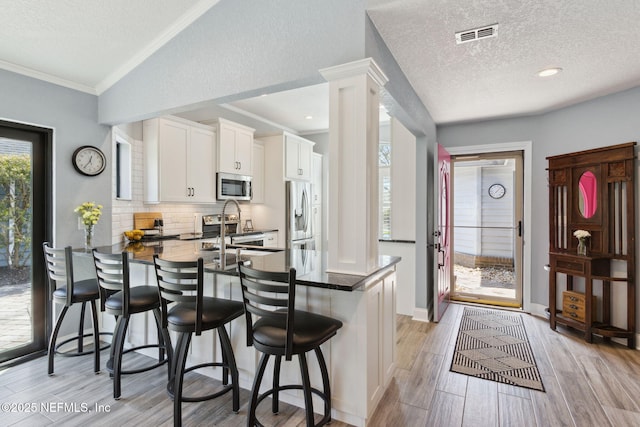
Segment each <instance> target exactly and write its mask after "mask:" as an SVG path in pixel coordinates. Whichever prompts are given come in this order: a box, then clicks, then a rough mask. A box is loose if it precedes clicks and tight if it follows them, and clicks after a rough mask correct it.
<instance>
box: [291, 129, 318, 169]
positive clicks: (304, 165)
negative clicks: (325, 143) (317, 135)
mask: <svg viewBox="0 0 640 427" xmlns="http://www.w3.org/2000/svg"><path fill="white" fill-rule="evenodd" d="M284 141H285V144H284V147H285V148H284V175H285V179H287V180H289V179H297V180H304V181H310V180H311V165H312V164H313V161H312V157H311V155H312V153H313V145H314V143H313V142H311V141H309V140H307V139H304V138H301V137H299V136H295V135H292V134H289V133H286V132H285V133H284Z"/></svg>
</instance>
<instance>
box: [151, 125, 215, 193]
mask: <svg viewBox="0 0 640 427" xmlns="http://www.w3.org/2000/svg"><path fill="white" fill-rule="evenodd" d="M143 139H144V174H145V181H144V201H145V202H147V203H159V202H181V203H185V202H186V203H215V201H216V191H215V190H216V187H215V170H214V168H213V167H212V166H213V165H215V164H216V149H215V129H213V128H212V127H210V126H206V125H202V124H200V123H195V122H190V121H188V120H184V119H180V118H178V117H171V116H167V117H160V118H156V119H150V120H145V121H144V123H143Z"/></svg>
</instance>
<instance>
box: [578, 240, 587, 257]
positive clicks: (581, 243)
mask: <svg viewBox="0 0 640 427" xmlns="http://www.w3.org/2000/svg"><path fill="white" fill-rule="evenodd" d="M578 255H585V256H586V255H587V241H586V239H578Z"/></svg>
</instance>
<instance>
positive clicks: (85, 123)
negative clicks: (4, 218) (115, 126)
mask: <svg viewBox="0 0 640 427" xmlns="http://www.w3.org/2000/svg"><path fill="white" fill-rule="evenodd" d="M0 93H1V94H2V96H1V97H0V117H1V118H3V119H7V120H10V121H16V122H25V123H31V124H35V125H39V126H42V127H47V128H53V129H54V160H55V163H54V167H53V174H54V183H55V186H54V190H53V191H54V198H53V200H54V202H55V206H54V215H55V218H54V220H55V223H54V238H55V244H56V245H61V246H66V245H72V246H76V247H77V246H82V241H83V233H82V231H80V230H78V222H77V215H76V214H75V213H74V212H73V209H74V208H75V207H76V206H78V205H79V204H80V203H82V202H86V201H95V202H96V203H101V204H103V205H104V208H105V209H104V211H103V215H104V219H103V220H101V221H100V222H99V223H98V225H97V228H96V231H95V239H96V243H97V244H106V243H110V242H111V219H110V218H111V187H110V184H111V173H110V169H111V148H110V147H111V138H110V130H109V128H108V127H106V126H101V125H99V124H98V98H97V97H96V96H93V95H89V94H86V93H82V92H78V91H76V90H72V89H67V88H63V87H61V86H57V85H54V84H51V83H47V82H43V81H40V80H36V79H33V78H30V77H25V76H22V75H19V74H15V73H12V72H9V71H4V70H0ZM81 145H94V146H97V147H99V148H101V149H102V151H103V152H104V153H105V155H106V156H107V169H106V170H105V172H103V173H102V174H101V175H99V176H97V177H92V178H89V177H85V176H83V175H80V174H79V173H77V172H76V171H75V169H74V168H73V166H72V164H71V155H72V153H73V151H74V150H75V149H76V148H78V147H79V146H81Z"/></svg>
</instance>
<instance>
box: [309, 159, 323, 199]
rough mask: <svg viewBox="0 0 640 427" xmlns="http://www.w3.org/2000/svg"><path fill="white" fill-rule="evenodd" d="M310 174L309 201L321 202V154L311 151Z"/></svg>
mask: <svg viewBox="0 0 640 427" xmlns="http://www.w3.org/2000/svg"><path fill="white" fill-rule="evenodd" d="M311 170H312V174H311V203H312V204H314V205H319V204H322V154H318V153H313V167H312V169H311Z"/></svg>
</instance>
